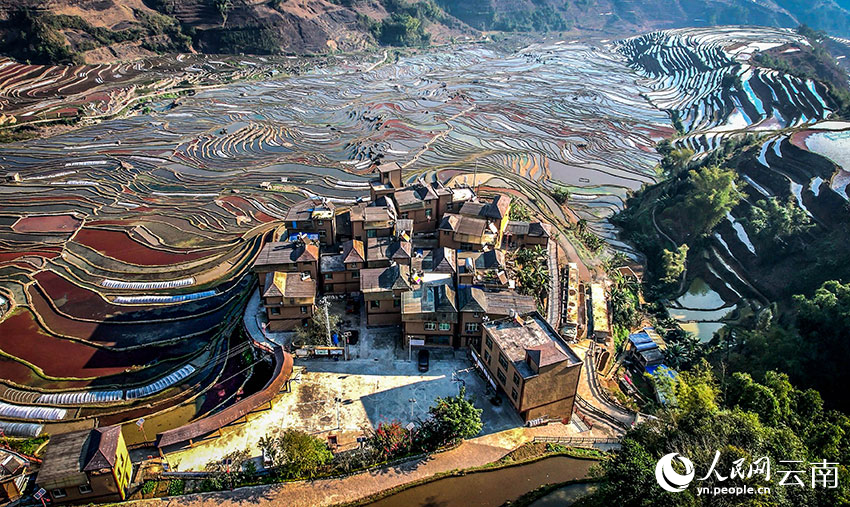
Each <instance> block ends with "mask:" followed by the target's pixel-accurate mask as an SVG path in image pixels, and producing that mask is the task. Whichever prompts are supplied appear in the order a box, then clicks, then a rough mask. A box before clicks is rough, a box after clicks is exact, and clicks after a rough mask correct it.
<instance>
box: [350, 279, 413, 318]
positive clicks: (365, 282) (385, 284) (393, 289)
mask: <svg viewBox="0 0 850 507" xmlns="http://www.w3.org/2000/svg"><path fill="white" fill-rule="evenodd" d="M410 288H411V284H410V268H409V267H408V266H405V265H402V264H393V265H391V266H387V267H384V268H368V269H363V270H361V271H360V292H362V293H363V302H364V304H365V305H366V324H367V325H369V326H387V325H393V324H399V323H401V296H402V294H403V293H405V292H407V291H409V290H410Z"/></svg>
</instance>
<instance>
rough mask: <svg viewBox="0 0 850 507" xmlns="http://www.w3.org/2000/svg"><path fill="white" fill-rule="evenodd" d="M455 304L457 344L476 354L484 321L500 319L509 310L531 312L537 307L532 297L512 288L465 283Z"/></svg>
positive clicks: (479, 349)
mask: <svg viewBox="0 0 850 507" xmlns="http://www.w3.org/2000/svg"><path fill="white" fill-rule="evenodd" d="M457 304H458V308H459V311H460V323H459V326H458V334H459V335H460V336H459V338H460V340H459V341H460V346H461V347H470V348H474V349H475V350H476V351H477V352H478V353H479V354H480V353H481V336H482V335H483V334H484V328H483V324H484V323H485V322H490V321H492V320H498V319H503V318H505V317H508V316H510V315H511V312H514V313H519V314H526V313H530V312H533V311H534V310H535V309H536V308H537V303H536V302H535V300H534V297H533V296H524V295H522V294H518V293H517V292H516V291H514V290H511V289H504V290H497V291H493V290H483V289H481V288H479V287H470V286H468V285H466V286H460V287H458V290H457Z"/></svg>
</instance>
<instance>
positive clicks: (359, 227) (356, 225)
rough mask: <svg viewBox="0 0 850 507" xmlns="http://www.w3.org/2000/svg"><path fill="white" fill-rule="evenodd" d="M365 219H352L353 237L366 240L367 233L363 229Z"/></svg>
mask: <svg viewBox="0 0 850 507" xmlns="http://www.w3.org/2000/svg"><path fill="white" fill-rule="evenodd" d="M363 223H364V222H363V220H352V221H351V236H352V239H356V240H359V241H364V240H365V239H366V233H365V232H364V231H363Z"/></svg>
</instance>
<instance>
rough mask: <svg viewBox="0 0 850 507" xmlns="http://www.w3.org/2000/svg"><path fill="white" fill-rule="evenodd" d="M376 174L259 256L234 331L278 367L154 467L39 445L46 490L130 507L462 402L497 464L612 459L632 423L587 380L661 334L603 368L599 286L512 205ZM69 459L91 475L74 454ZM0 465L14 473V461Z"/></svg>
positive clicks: (656, 348) (111, 441)
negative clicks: (162, 483) (527, 446)
mask: <svg viewBox="0 0 850 507" xmlns="http://www.w3.org/2000/svg"><path fill="white" fill-rule="evenodd" d="M376 176H377V178H376V179H375V180H373V181H372V182H371V183H370V186H369V188H370V194H369V195H368V196H363V197H362V198H359V199H357V202H356V203H355V204H353V205H345V204H341V205H339V206H337V205H335V204H334V203H333V202H332V201H331V200H329V199H326V198H320V197H315V198H307V199H305V200H303V201H301V202H299V203H296V204H295V205H293V206H292V207H291V209H290V210H289V211H288V212H287V215H286V217H285V220H283V222H282V223H281V225H280V226H279V227H278V228H277V229H275V230H273V231H272V232H270V233H269V237H268V240H267V241H266V242H265V244H264V245H263V247H262V249H261V250H260V251H259V253H258V255H257V256H256V258H255V260H254V263H253V272H254V276H256V285H257V289H256V290H255V291H254V294H253V296H252V297H251V299H250V300H249V302H248V304H247V308H246V311H245V314H244V317H243V325H244V329H245V332H246V333H247V334H248V335H249V336H250V340H251V342H252V343H253V345H254V347H255V348H256V350H257V351H260V352H262V353H264V354H266V355H268V356H269V357H273V358H274V361H275V364H276V369H275V375H274V378H273V380H272V381H271V382H270V383H269V384H268V385H267V386H266V388H265V389H264V390H263V391H261V392H260V393H258V394H255V395H253V396H249V397H248V398H246V399H245V400H243V401H241V402H239V403H237V404H236V405H235V406H234V407H231V409H227V410H225V411H223V412H220V413H219V414H216V415H212V416H210V417H207V418H205V419H201V420H199V421H197V422H195V423H192V424H189V425H187V426H183V427H180V428H175V429H171V430H166V431H163V432H162V433H158V435H157V440H156V450H155V451H154V452H155V454H151V449H150V447H146V446H144V445H131V444H128V443H127V442H126V441H125V437H124V436H123V435H122V432H121V431H116V429H117V428H118V427H117V426H112V427H105V428H98V429H95V430H81V431H77V432H74V433H70V434H63V435H57V436H53V437H51V439H50V441H49V443H48V445H47V448H46V449H45V454H44V456H45V457H44V463H42V464H41V467H40V471H39V472H38V475H37V476H36V477H35V480H36V481H37V484H38V485H39V486H40V488H41V489H44V493H43V495H44V496H47V495H49V497H50V498H52V499H53V501H54V502H56V503H63V502H66V501H68V502H78V501H82V500H85V499H87V498H97V499H98V500H102V499H118V500H121V499H125V498H132V497H133V490H134V489H135V490H136V496H138V488H139V485H141V484H144V483H145V480H146V479H149V478H152V477H162V475H163V474H171V476H175V475H174V474H177V475H176V476H178V477H179V476H180V475H179V474H186V473H189V474H192V473H196V472H203V471H204V470H208V469H209V467H210V463H216V462H227V461H228V460H230V459H232V458H231V456H233V455H234V453H236V454H239V455H240V456H243V457H248V460H249V461H253V462H254V463H255V464H254V465H253V466H254V467H255V468H256V469H258V470H263V469H264V467H265V466H268V465H270V461H269V459H268V457H267V456H266V454H265V451H264V450H263V449H262V448H261V446H260V443H259V437H261V436H263V435H267V436H273V435H279V434H281V432H282V431H285V430H286V429H288V428H297V429H299V430H301V431H304V432H306V433H309V434H312V435H314V436H316V437H318V438H320V439H321V440H322V441H324V442H326V443H327V446H328V448H329V449H330V450H332V451H333V452H350V451H352V450H356V449H358V448H359V447H361V446H362V445H363V442H364V441H365V440H366V438H367V437H368V435H370V433H371V432H372V431H374V428H376V427H378V426H379V425H380V424H381V423H385V422H387V421H397V422H399V423H400V424H402V425H408V427H412V425H413V424H414V423H416V422H417V421H422V420H423V419H424V418H426V417H427V416H428V406H429V404H430V403H431V402H433V401H434V400H435V399H437V398H439V397H450V396H454V395H457V394H458V393H459V392H462V393H466V394H467V396H468V397H469V399H470V400H472V401H473V402H474V404H475V405H476V406H477V407H478V408H480V409H481V410H482V416H481V420H482V425H483V429H482V432H481V436H479V437H477V439H484V440H485V441H487V442H490V444H491V445H496V446H498V447H502V448H504V449H505V451H506V452H507V451H508V450H510V449H511V448H513V447H516V446H517V445H520V444H522V443H523V442H529V441H538V440H539V439H550V440H552V441H558V442H563V443H565V444H568V445H569V444H570V443H573V444H574V445H581V446H585V447H588V446H589V447H594V446H596V447H597V448H601V449H603V450H604V449H608V448H611V447H612V446H614V447H616V437H617V436H618V435H620V434H621V433H622V432H623V431H625V430H626V429H627V428H628V427H630V426H631V425H633V424H634V423H635V422H636V421H638V420H640V418H641V417H642V414H640V413H639V412H636V411H634V410H631V409H629V408H626V407H625V406H624V404H623V403H621V402H619V401H616V400H614V399H613V396H612V395H611V394H610V393H609V392H608V388H607V387H604V386H603V385H602V383H600V378H601V379H603V381H606V385H607V386H610V385H611V382H612V380H611V379H614V380H613V382H615V383H616V382H618V380H619V383H620V384H622V383H623V382H622V379H623V378H629V375H628V374H625V375H619V376H618V375H617V374H616V371H621V372H622V371H625V370H623V368H624V366H623V361H624V360H625V363H626V364H628V365H631V366H632V368H633V369H635V371H637V372H640V371H643V370H645V371H647V372H650V373H651V372H653V371H655V369H656V368H658V367H659V365H660V363H661V362H662V361H663V359H664V354H663V350H664V348H665V345H664V343H663V340H661V338H660V337H659V336H658V334H657V333H655V332H654V330H652V329H651V328H643V329H637V330H636V332H635V333H633V334H632V335H630V336H629V341H628V343H627V344H625V346H624V347H623V348H621V350H620V352H621V354H619V356H618V357H617V358H616V359H614V356H615V355H616V354H617V351H616V350H615V347H614V343H613V342H614V340H613V339H612V322H611V316H610V312H609V303H608V300H607V297H608V295H607V293H608V291H609V290H610V289H609V285H610V281H608V280H607V278H606V277H605V276H604V275H602V276H600V275H598V274H595V275H594V278H593V279H592V280H591V279H587V278H588V272H587V268H584V271H586V273H585V274H584V276H582V273H581V272H580V271H581V270H580V268H579V264H578V263H577V262H570V259H567V256H566V254H565V251H564V249H563V248H562V247H561V246H560V245H559V239H560V238H559V236H558V233H557V232H556V231H555V230H554V228H553V227H552V226H551V225H550V224H548V223H545V222H540V221H538V222H529V221H521V220H512V219H511V209H512V206H524V205H523V204H522V203H521V202H519V201H517V200H512V199H511V197H510V196H508V195H503V194H500V195H494V196H488V197H485V196H481V195H478V192H476V189H475V188H472V187H469V186H467V185H457V186H451V187H450V186H446V185H444V184H442V183H441V182H439V181H433V182H426V181H425V180H423V179H417V180H415V181H413V182H412V183H410V184H407V185H405V184H404V183H403V182H402V168H401V166H400V165H399V164H398V163H390V164H385V165H379V166H378V167H377V170H376ZM622 269H623V270H624V273H626V274H627V275H628V276H631V277H637V275H636V274H635V273H634V271H632V269H631V268H622ZM615 362H616V363H617V365H615V364H614V363H615ZM631 376H632V377H636V375H634V374H632V375H631ZM606 377H607V380H606ZM627 390H628V387H625V388H624V389H623V391H627ZM260 395H262V396H260ZM258 400H260V401H258ZM140 421H141V423H139V422H137V425H138V429H139V430H140V431H143V432H144V431H145V427H144V420H143V419H141V420H140ZM80 452H82V453H83V454H88V455H89V458H88V462H85V463H78V462H77V460H74V459H72V458H73V456H76V455H79V453H80ZM98 460H100V461H98ZM7 461H8V462H9V463H18V464H19V467H18V468H17V469H16V471H19V470H20V468H24V467H26V466H27V459H26V457H25V456H12V455H10V457H9V458H8V460H7ZM93 463H94V464H93ZM80 465H82V466H80ZM104 472H110V473H106V474H104ZM7 475H8V477H10V478H11V477H16V476H17V475H16V474H15V473H9V474H7ZM94 477H96V479H93V478H94ZM81 481H82V482H81ZM4 482H5V483H6V484H13V482H10V481H4ZM75 482H80V484H81V485H79V487H77V486H76V484H72V483H75ZM101 483H102V484H101ZM95 485H97V488H95ZM72 486H73V487H72ZM83 486H85V488H84V487H83ZM7 489H8V490H10V491H9V492H10V493H13V491H12V490H13V488H11V487H7ZM93 489H97V490H98V491H93ZM9 496H10V497H11V496H12V495H11V494H10V495H9Z"/></svg>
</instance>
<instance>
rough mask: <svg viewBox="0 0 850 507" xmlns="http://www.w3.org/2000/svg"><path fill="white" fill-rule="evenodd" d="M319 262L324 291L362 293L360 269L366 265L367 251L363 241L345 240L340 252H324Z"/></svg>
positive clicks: (328, 292) (326, 292)
mask: <svg viewBox="0 0 850 507" xmlns="http://www.w3.org/2000/svg"><path fill="white" fill-rule="evenodd" d="M319 264H320V265H319V271H320V273H321V279H322V292H324V293H325V294H352V293H354V294H359V293H360V270H361V269H363V267H364V266H366V252H365V250H364V248H363V242H362V241H359V240H356V239H355V240H351V239H350V240H348V241H344V242H343V243H342V248H341V249H340V252H339V253H330V254H322V258H321V261H320V263H319Z"/></svg>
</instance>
